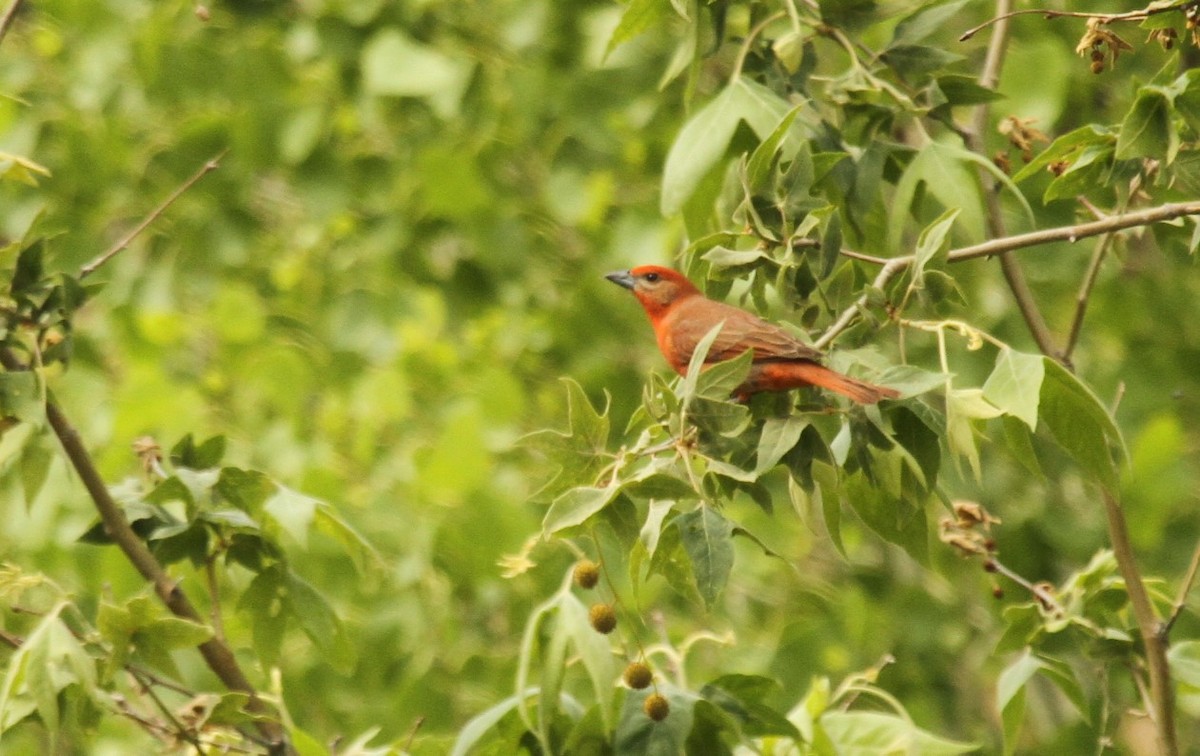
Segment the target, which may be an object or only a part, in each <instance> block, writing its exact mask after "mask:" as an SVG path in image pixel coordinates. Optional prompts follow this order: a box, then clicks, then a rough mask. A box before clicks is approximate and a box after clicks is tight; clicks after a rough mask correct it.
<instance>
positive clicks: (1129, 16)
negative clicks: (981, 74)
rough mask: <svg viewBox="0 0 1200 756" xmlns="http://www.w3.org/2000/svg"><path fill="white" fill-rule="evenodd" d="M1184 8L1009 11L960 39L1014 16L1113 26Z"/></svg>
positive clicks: (961, 40)
mask: <svg viewBox="0 0 1200 756" xmlns="http://www.w3.org/2000/svg"><path fill="white" fill-rule="evenodd" d="M1183 8H1184V6H1182V5H1175V6H1168V7H1163V8H1140V9H1138V10H1132V11H1126V12H1125V13H1088V12H1086V11H1056V10H1046V9H1045V8H1025V9H1024V10H1016V11H1009V12H1007V13H1002V14H999V15H997V16H996V17H995V18H991V19H988V20H987V21H984V22H983V23H982V24H980V25H979V26H976V27H973V28H971V29H968V30H967V31H965V32H963V33H962V35H961V36H960V37H959V38H958V41H959V42H966V41H967V40H968V39H970V38H971V37H974V36H975V35H976V34H978V33H979V32H981V31H983V30H984V29H986V28H988V27H989V26H991V25H992V24H999V23H1003V22H1005V21H1007V20H1008V19H1010V18H1012V17H1014V16H1028V15H1032V14H1037V15H1040V16H1042V17H1043V18H1046V19H1048V20H1049V19H1055V18H1097V19H1100V23H1102V24H1111V23H1113V22H1114V21H1145V20H1146V19H1147V18H1150V17H1151V16H1154V15H1157V14H1159V13H1168V12H1170V11H1180V12H1182V11H1183Z"/></svg>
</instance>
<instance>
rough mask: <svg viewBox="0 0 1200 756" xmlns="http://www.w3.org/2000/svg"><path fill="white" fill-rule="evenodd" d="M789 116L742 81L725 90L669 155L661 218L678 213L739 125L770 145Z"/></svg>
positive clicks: (766, 92) (775, 100)
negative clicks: (780, 125) (771, 137)
mask: <svg viewBox="0 0 1200 756" xmlns="http://www.w3.org/2000/svg"><path fill="white" fill-rule="evenodd" d="M790 110H791V106H790V105H789V103H788V102H787V101H786V100H784V99H783V98H782V97H780V96H779V95H777V94H775V93H774V92H773V91H771V90H770V89H768V88H766V87H764V86H763V85H761V84H758V83H756V82H753V81H750V80H749V79H747V78H744V77H741V78H738V79H737V80H735V81H734V82H732V83H731V84H730V85H729V86H727V87H725V89H723V90H721V92H720V94H718V95H717V96H716V97H715V98H713V100H712V101H711V102H709V103H708V104H707V105H705V106H704V107H702V108H700V109H699V110H698V111H696V113H695V114H694V115H693V116H692V117H691V119H689V120H688V122H687V123H686V124H684V127H683V129H682V130H681V131H680V132H679V136H678V137H676V138H675V142H674V144H672V145H671V149H670V151H669V152H668V153H667V159H666V163H665V164H664V166H663V183H662V200H661V209H662V213H663V215H674V214H675V213H677V212H679V210H680V209H681V208H682V207H683V205H684V203H685V202H686V201H687V199H688V198H689V197H691V196H692V193H693V192H694V191H695V190H696V187H697V186H698V185H699V184H700V181H701V179H703V178H704V177H705V175H707V174H708V172H709V171H710V170H712V168H713V167H714V166H715V165H716V164H717V162H718V161H719V160H720V159H721V157H722V156H723V155H724V154H725V151H726V149H727V148H728V147H729V142H730V140H731V139H732V138H733V132H734V131H735V130H736V129H737V126H738V124H739V123H740V122H742V121H745V123H746V124H747V125H748V126H749V127H750V128H751V129H752V130H753V131H754V133H755V134H757V135H758V137H759V138H760V139H767V138H769V137H770V135H771V132H772V131H774V130H775V127H776V126H777V125H778V124H779V123H780V121H782V120H783V118H784V117H785V116H786V115H787V114H788V112H789V111H790Z"/></svg>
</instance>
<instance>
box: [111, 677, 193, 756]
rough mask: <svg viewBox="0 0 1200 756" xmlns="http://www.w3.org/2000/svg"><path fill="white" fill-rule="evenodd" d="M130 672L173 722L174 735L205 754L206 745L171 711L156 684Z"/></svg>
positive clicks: (165, 715) (161, 711)
mask: <svg viewBox="0 0 1200 756" xmlns="http://www.w3.org/2000/svg"><path fill="white" fill-rule="evenodd" d="M129 674H130V675H132V676H133V679H134V680H136V681H137V684H138V686H139V687H140V688H141V689H142V693H145V694H146V695H148V696H150V700H151V701H153V702H154V705H155V707H157V708H158V711H159V713H161V714H162V715H163V716H164V717H166V718H167V721H168V722H170V723H171V727H172V729H173V732H172V735H174V736H175V737H176V738H178V739H180V740H183V741H186V742H187V743H189V744H190V745H191V746H192V747H193V748H195V749H196V753H198V754H200V756H204V746H203V745H202V744H201V743H200V740H199V739H198V738H197V737H196V734H195V733H193V732H191V731H189V730H188V728H187V727H185V726H184V724H183V722H180V721H179V718H178V717H176V716H175V713H174V712H173V711H171V709H170V707H168V706H167V704H166V703H165V702H164V701H163V700H162V699H161V698H159V696H158V693H157V692H155V690H154V686H152V685H150V684H149V683H148V682H147V681H145V680H143V679H142V678H141V677H139V676H138V674H137V672H134V671H132V670H131V671H130V673H129Z"/></svg>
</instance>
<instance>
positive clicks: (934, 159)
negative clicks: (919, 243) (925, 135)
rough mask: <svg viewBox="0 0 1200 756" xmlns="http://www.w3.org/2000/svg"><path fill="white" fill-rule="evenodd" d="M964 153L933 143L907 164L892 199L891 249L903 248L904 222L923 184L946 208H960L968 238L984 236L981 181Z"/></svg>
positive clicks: (889, 237)
mask: <svg viewBox="0 0 1200 756" xmlns="http://www.w3.org/2000/svg"><path fill="white" fill-rule="evenodd" d="M964 153H965V151H964V150H963V149H961V148H958V147H952V146H949V145H945V144H942V143H940V142H931V143H930V144H928V145H926V146H925V147H924V148H923V149H922V150H920V151H919V152H918V153H917V155H916V157H914V158H913V159H912V162H910V163H909V164H908V167H907V168H906V169H905V170H904V174H903V175H902V176H901V177H900V181H899V182H897V183H896V191H895V195H894V197H893V199H892V210H891V216H890V218H889V220H888V238H887V244H888V247H889V248H890V249H900V248H901V246H902V241H903V238H904V227H905V221H906V219H907V217H908V214H909V212H910V211H911V210H912V206H913V204H914V202H915V201H916V198H917V191H918V189H919V188H920V187H921V186H922V185H923V186H924V187H925V192H926V193H928V194H929V195H930V196H932V197H934V198H935V199H937V201H938V202H940V203H941V205H942V207H943V208H947V209H948V208H957V209H958V210H959V215H960V217H961V219H962V227H963V229H964V230H965V231H966V234H967V236H968V237H969V238H971V239H982V238H983V205H982V201H981V198H980V195H979V181H978V178H977V176H976V175H975V173H974V171H972V170H970V169H969V168H968V167H967V165H966V162H967V161H966V160H965V155H964Z"/></svg>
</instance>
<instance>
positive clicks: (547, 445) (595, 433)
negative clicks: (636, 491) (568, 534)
mask: <svg viewBox="0 0 1200 756" xmlns="http://www.w3.org/2000/svg"><path fill="white" fill-rule="evenodd" d="M563 383H564V385H565V386H566V388H567V422H568V428H567V431H566V432H565V433H564V432H560V431H554V430H542V431H535V432H533V433H530V434H528V435H526V436H524V437H522V438H521V441H520V443H521V444H522V445H524V446H525V447H527V448H529V449H530V450H532V451H535V452H537V453H539V454H541V455H544V456H545V457H546V459H547V461H548V462H549V463H550V465H551V467H554V466H557V467H558V471H557V473H556V474H555V475H554V477H553V478H551V479H550V480H549V481H547V482H546V484H545V485H544V486H543V487H542V488H541V489H539V490H538V491H537V492H536V493H535V494H534V495H533V498H534V499H535V500H538V501H544V500H546V499H547V498H549V499H553V498H554V495H557V494H561V493H562V492H564V491H566V490H567V489H569V488H573V487H575V486H579V485H584V484H591V483H593V482H594V481H595V480H596V475H597V474H598V473H599V472H600V470H601V469H602V468H603V467H604V466H605V465H606V464H608V462H609V459H610V457H609V456H608V455H607V454H606V453H605V446H606V445H607V444H608V431H609V425H608V407H607V406H606V407H605V408H604V411H603V412H600V411H597V410H596V409H595V408H594V407H593V406H592V404H591V402H589V401H588V398H587V395H586V394H585V393H584V391H583V387H582V386H580V385H579V384H578V383H576V382H575V381H573V380H571V379H569V378H564V379H563Z"/></svg>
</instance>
